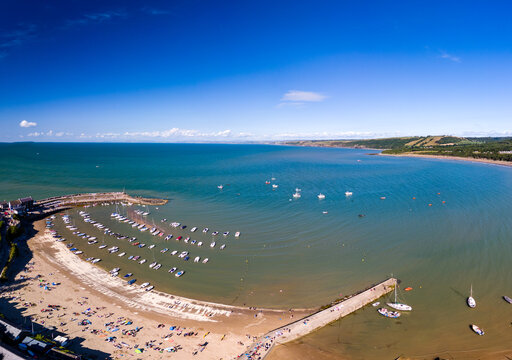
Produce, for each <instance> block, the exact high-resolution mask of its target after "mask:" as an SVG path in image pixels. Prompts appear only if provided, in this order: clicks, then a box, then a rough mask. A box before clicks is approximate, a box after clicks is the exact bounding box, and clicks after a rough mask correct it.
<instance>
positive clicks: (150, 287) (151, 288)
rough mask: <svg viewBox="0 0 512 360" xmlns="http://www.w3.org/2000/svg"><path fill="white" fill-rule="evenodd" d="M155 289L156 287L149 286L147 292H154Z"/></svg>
mask: <svg viewBox="0 0 512 360" xmlns="http://www.w3.org/2000/svg"><path fill="white" fill-rule="evenodd" d="M154 288H155V287H154V286H153V285H151V286H149V287H148V288H147V289H146V291H151V290H153V289H154Z"/></svg>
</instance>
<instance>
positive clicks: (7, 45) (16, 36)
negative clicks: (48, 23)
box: [0, 24, 37, 59]
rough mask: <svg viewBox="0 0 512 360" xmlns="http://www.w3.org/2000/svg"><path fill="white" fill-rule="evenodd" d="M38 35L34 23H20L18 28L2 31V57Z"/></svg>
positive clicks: (0, 37)
mask: <svg viewBox="0 0 512 360" xmlns="http://www.w3.org/2000/svg"><path fill="white" fill-rule="evenodd" d="M36 36H37V26H36V25H34V24H19V25H18V28H17V29H14V30H11V31H7V32H3V33H0V59H2V58H4V57H6V56H7V55H8V54H9V52H10V51H11V49H13V48H15V47H18V46H20V45H22V44H23V43H25V42H27V41H29V40H31V39H33V38H34V37H36Z"/></svg>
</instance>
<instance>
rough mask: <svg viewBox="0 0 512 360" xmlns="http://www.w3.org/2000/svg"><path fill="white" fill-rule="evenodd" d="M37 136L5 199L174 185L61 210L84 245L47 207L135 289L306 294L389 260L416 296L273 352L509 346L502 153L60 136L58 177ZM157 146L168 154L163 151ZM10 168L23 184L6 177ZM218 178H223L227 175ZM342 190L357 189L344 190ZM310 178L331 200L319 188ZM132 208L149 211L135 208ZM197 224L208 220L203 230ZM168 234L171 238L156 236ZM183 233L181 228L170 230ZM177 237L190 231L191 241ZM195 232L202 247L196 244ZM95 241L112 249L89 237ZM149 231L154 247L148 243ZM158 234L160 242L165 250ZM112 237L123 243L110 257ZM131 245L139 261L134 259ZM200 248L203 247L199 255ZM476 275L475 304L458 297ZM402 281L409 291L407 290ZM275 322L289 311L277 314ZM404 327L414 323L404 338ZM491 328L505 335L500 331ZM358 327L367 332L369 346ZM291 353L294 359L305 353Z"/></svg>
mask: <svg viewBox="0 0 512 360" xmlns="http://www.w3.org/2000/svg"><path fill="white" fill-rule="evenodd" d="M38 146H39V147H40V148H38V149H37V150H38V151H37V152H39V155H36V154H35V152H34V153H30V150H27V153H26V154H25V155H24V157H25V159H26V160H25V161H28V164H29V165H30V166H37V165H36V164H38V163H39V164H43V165H44V167H45V168H46V169H47V170H46V171H45V172H44V173H43V172H42V173H41V174H40V175H38V176H35V177H34V175H33V173H30V174H29V173H28V172H26V173H23V171H22V170H18V172H17V175H16V181H15V180H14V178H9V177H7V178H3V179H2V180H1V181H0V183H1V186H0V190H1V189H3V190H2V191H3V193H2V194H3V195H2V198H6V199H7V200H8V199H12V198H21V197H23V196H25V195H27V194H31V195H32V196H33V198H34V199H41V198H49V197H52V196H53V195H55V194H61V195H65V194H74V193H94V192H97V191H98V189H105V191H107V192H108V191H113V192H116V191H117V190H116V189H119V188H123V187H124V186H126V188H127V189H129V190H128V191H127V192H128V193H130V194H137V195H141V196H143V197H147V198H165V199H169V202H168V203H167V204H165V205H159V206H156V205H155V206H151V205H146V207H144V206H142V205H136V204H133V205H132V206H131V207H130V206H122V205H118V208H117V209H116V206H115V204H111V205H108V206H101V205H97V206H89V207H87V208H85V209H83V208H80V207H76V208H75V207H71V208H70V209H68V210H66V213H68V214H69V215H70V218H71V219H73V220H74V221H75V224H74V225H75V226H76V227H77V230H75V231H78V230H79V231H80V233H85V234H87V235H90V236H91V237H96V240H97V241H98V243H97V244H92V245H89V244H88V241H90V240H86V239H82V238H77V237H75V235H73V234H72V233H73V231H69V230H68V229H66V227H65V224H64V223H63V222H62V221H61V219H60V217H61V215H60V214H56V216H57V219H56V225H55V229H56V230H57V231H58V232H59V234H61V235H62V236H63V237H65V238H66V239H67V240H66V241H65V242H63V243H68V242H70V241H71V242H73V243H77V244H79V245H80V246H77V249H79V251H83V252H84V253H83V254H79V255H74V254H71V253H70V255H72V256H74V257H76V258H77V260H80V261H82V260H81V259H78V257H80V256H87V257H86V258H88V257H94V258H101V261H100V262H98V263H97V264H96V265H97V266H99V267H101V268H102V269H104V270H106V271H107V272H108V271H110V270H112V269H114V268H116V267H119V268H121V271H120V276H121V277H122V276H124V275H125V274H127V273H133V274H134V275H135V277H136V279H137V282H136V283H135V284H138V286H140V284H142V283H144V282H150V283H151V285H152V286H155V288H154V289H153V290H152V291H150V292H144V294H150V293H154V292H155V291H157V292H163V293H170V294H176V295H180V296H183V297H186V298H189V299H199V300H202V301H207V302H212V303H219V304H227V305H230V306H237V307H242V308H244V307H245V308H249V307H256V308H264V309H275V310H278V309H290V308H292V309H312V308H315V307H318V306H320V305H321V304H327V303H330V302H331V301H332V300H333V299H335V298H342V297H344V296H345V295H347V294H353V293H357V292H358V291H359V290H360V289H362V288H365V287H366V286H367V284H370V283H372V282H374V281H375V279H378V278H382V277H383V276H390V275H391V274H396V277H397V278H400V280H401V281H402V284H403V287H402V286H401V287H400V288H399V293H398V296H399V298H402V299H403V300H404V302H405V303H406V304H409V305H411V306H412V307H413V309H414V311H412V312H410V313H407V314H406V313H402V315H401V316H400V318H399V319H398V320H395V319H388V318H385V317H383V316H381V315H380V314H379V313H378V312H377V309H376V308H373V307H371V306H367V307H364V308H362V309H360V310H359V311H357V312H356V313H355V315H354V316H346V317H344V318H343V319H342V320H339V321H335V322H334V323H331V324H329V325H328V326H326V327H323V328H320V329H318V330H317V331H315V332H313V333H311V334H308V335H306V336H304V337H302V338H300V340H299V341H292V342H289V343H287V344H285V345H284V346H283V347H282V349H281V350H280V349H279V348H280V346H278V347H276V348H274V349H273V351H272V353H271V354H270V356H269V359H272V357H273V356H281V353H282V351H283V349H291V348H295V349H298V350H297V351H298V352H299V353H304V354H308V356H315V355H314V353H315V349H316V348H318V347H319V348H321V349H323V350H322V351H329V353H331V354H334V355H335V356H345V357H348V358H354V359H357V358H364V356H365V355H367V356H370V357H373V358H383V357H392V356H394V357H397V356H398V355H400V354H404V355H415V356H417V358H422V357H423V358H425V357H427V355H428V354H438V355H442V354H463V355H458V356H459V358H478V357H479V356H481V355H482V351H486V352H488V353H492V354H495V353H499V352H500V351H506V348H504V347H503V346H502V343H503V337H505V338H507V337H508V335H507V334H508V328H509V324H508V322H506V321H503V319H502V318H503V317H504V314H506V313H507V311H509V308H508V307H507V306H510V304H508V303H507V302H506V301H504V300H503V298H502V297H503V296H509V297H510V296H511V289H509V283H510V276H509V274H508V272H507V271H506V270H505V269H506V266H507V265H506V264H507V263H508V257H509V255H510V254H511V253H512V249H511V248H510V242H509V241H508V239H509V238H510V236H511V234H512V228H511V225H510V223H509V222H507V221H506V219H505V218H504V217H503V214H506V213H509V212H510V211H511V210H512V209H511V208H510V203H509V202H508V201H507V199H508V197H509V195H511V194H512V187H511V185H510V184H511V181H510V179H511V174H510V171H509V169H508V168H504V167H498V166H493V165H485V164H483V165H482V164H472V163H460V162H449V161H442V160H430V159H412V158H411V159H409V158H391V157H389V158H388V157H375V156H366V154H367V153H368V152H369V151H368V150H347V149H321V148H318V149H317V148H315V149H311V148H291V147H279V146H249V145H246V146H239V145H201V144H198V145H156V144H154V145H137V144H134V145H121V144H117V145H116V144H113V145H108V146H107V145H93V146H91V147H86V146H85V145H81V146H83V151H82V150H80V149H81V147H80V146H76V147H75V150H73V152H72V153H69V152H67V151H59V154H62V155H60V156H62V157H63V159H62V161H63V162H64V163H67V164H69V165H67V166H68V168H67V172H68V173H69V174H70V176H69V178H63V177H62V176H60V174H59V170H58V169H54V168H52V166H53V165H52V159H53V158H54V157H55V153H52V152H51V149H48V148H46V147H45V145H38ZM53 146H55V145H53ZM62 146H63V147H64V148H65V145H62ZM184 148H185V149H195V150H194V151H196V153H195V155H194V156H193V157H192V156H190V155H184V154H183V153H182V152H180V151H183V149H184ZM29 149H30V148H29ZM17 151H19V150H17ZM187 151H188V150H187ZM102 154H109V156H105V155H102ZM132 154H137V156H138V157H144V159H146V162H144V163H140V164H142V165H140V166H142V168H141V170H140V171H139V173H140V174H135V173H133V172H129V171H127V170H123V169H130V166H131V165H130V164H131V163H133V161H134V160H133V155H132ZM198 154H200V155H198ZM110 155H112V157H111V156H110ZM113 155H115V161H114V157H113ZM12 156H15V155H10V156H9V157H7V158H2V159H0V161H2V162H4V163H3V166H6V167H9V166H10V165H9V163H8V162H7V160H6V159H8V158H11V157H12ZM27 159H28V160H27ZM93 159H94V160H93ZM165 159H172V163H171V164H168V165H162V164H165V163H166V160H165ZM212 159H217V160H212ZM247 159H252V160H251V161H248V160H247ZM262 159H263V160H262ZM358 160H360V161H358ZM96 165H99V166H100V167H99V168H96ZM154 169H158V171H155V170H154ZM483 170H484V171H483ZM87 174H89V175H87ZM90 174H92V175H90ZM271 177H275V178H276V180H275V181H272V183H276V184H279V187H278V188H273V187H272V183H271V184H266V183H265V182H266V181H267V180H269V179H270V178H271ZM20 181H21V182H23V183H24V186H23V188H22V187H21V186H19V185H16V183H17V182H20ZM40 183H42V184H46V183H51V184H52V186H51V187H48V186H47V185H45V186H40V185H38V184H40ZM219 184H223V185H224V186H223V188H222V189H218V187H217V186H218V185H219ZM57 188H58V191H56V190H55V189H57ZM296 188H299V189H301V197H300V198H298V199H294V198H293V197H292V195H293V193H294V192H295V189H296ZM5 189H9V191H6V190H5ZM347 191H348V192H351V193H352V195H350V196H347V195H346V192H347ZM320 193H322V194H324V195H325V199H322V200H320V199H318V197H317V195H318V194H320ZM7 194H8V195H9V197H7ZM511 196H512V195H511ZM381 197H385V199H381ZM429 204H432V206H429ZM157 207H158V209H156V208H157ZM81 210H84V211H86V212H87V213H89V215H90V218H91V219H93V220H94V221H98V222H100V223H102V224H103V225H105V226H106V227H108V228H110V230H112V231H113V232H114V233H118V234H122V235H123V236H127V237H128V238H132V237H136V238H137V241H138V242H140V243H141V244H142V243H143V244H146V245H145V247H144V248H138V247H136V246H133V245H130V244H131V243H129V242H128V241H127V239H125V240H118V239H117V238H114V237H112V236H109V235H104V232H103V231H100V230H101V229H97V228H96V227H94V226H93V225H94V224H90V223H85V222H84V221H83V220H82V218H81V217H80V215H79V211H81ZM135 210H140V211H143V212H149V214H148V215H147V216H145V217H142V218H139V217H135V216H133V217H132V215H133V214H132V212H133V211H135ZM114 212H118V213H120V214H121V215H122V216H124V217H126V218H130V219H131V220H130V221H135V222H138V223H142V220H144V223H145V226H146V227H148V230H150V229H151V228H153V227H156V228H158V229H160V230H161V231H163V232H164V234H165V236H162V237H160V236H153V235H150V234H149V233H148V231H145V232H140V230H138V229H135V228H132V227H131V225H128V223H124V220H123V221H122V222H119V221H118V220H115V219H112V218H111V214H112V213H114ZM325 212H326V213H325ZM360 214H361V215H364V216H363V217H360V216H359V215H360ZM134 215H137V214H134ZM137 216H138V215H137ZM164 219H166V221H165V222H162V220H164ZM173 222H176V223H180V224H181V225H187V228H186V229H181V227H180V226H178V227H176V228H175V227H173V226H171V225H170V224H172V223H173ZM193 227H197V230H196V231H195V232H191V229H192V228H193ZM205 228H209V231H208V233H203V231H202V230H203V229H205ZM214 231H218V232H219V234H218V235H216V236H217V237H219V236H220V237H221V238H223V236H222V234H223V233H224V232H226V231H229V232H230V234H229V235H228V238H227V239H226V241H225V242H224V243H226V245H227V246H226V248H225V249H224V250H222V251H220V250H219V246H220V245H222V242H221V243H219V242H218V241H216V242H217V244H216V246H215V248H210V246H209V245H210V243H211V241H212V233H213V232H214ZM236 231H240V232H241V236H240V237H239V238H236V237H234V235H233V234H234V232H236ZM168 234H173V238H171V239H169V240H165V237H166V236H167V235H168ZM179 236H182V239H181V240H180V241H176V238H177V237H179ZM103 237H105V238H104V239H103ZM187 237H190V241H189V242H188V243H185V242H184V240H185V239H186V238H187ZM192 240H196V241H197V242H196V244H194V245H192V244H191V241H192ZM92 241H94V240H92ZM199 241H202V242H203V245H202V246H197V244H198V243H199ZM103 243H104V244H105V245H107V246H106V248H104V249H98V246H99V245H100V244H103ZM77 244H74V245H77ZM151 245H155V247H154V248H151V249H150V248H149V247H150V246H151ZM63 246H64V247H65V245H63ZM114 246H117V247H119V251H118V252H116V253H113V254H110V253H109V252H108V251H107V250H108V249H110V248H112V247H114ZM165 248H167V249H169V250H168V251H167V252H165V253H161V251H162V250H163V249H165ZM66 251H67V252H69V249H67V248H66ZM173 251H177V254H176V255H174V256H173V255H170V254H171V253H172V252H173ZM183 251H188V252H189V256H190V260H189V261H183V260H182V259H179V258H178V257H177V255H178V254H180V253H181V252H183ZM122 252H125V253H126V254H125V255H124V256H122V257H119V256H118V255H119V254H121V253H122ZM383 254H385V255H383ZM130 255H133V256H136V255H139V256H141V258H140V259H139V261H141V260H143V259H146V260H147V262H146V263H144V264H140V263H139V262H137V261H132V260H128V259H127V258H128V256H130ZM153 255H154V256H155V258H154V259H153ZM197 256H200V258H201V259H204V258H209V262H208V263H207V264H202V263H201V262H199V263H194V261H193V260H194V259H195V258H196V257H197ZM482 259H492V261H491V260H489V261H487V260H485V261H483V260H482ZM154 261H157V263H160V264H162V267H161V268H160V269H158V270H156V271H155V270H152V269H150V268H149V265H150V264H151V263H153V262H154ZM172 267H177V268H178V269H184V270H185V274H184V275H183V276H182V277H181V278H176V277H175V276H174V275H172V274H170V273H168V270H170V269H171V268H172ZM102 271H103V270H102ZM104 273H105V274H106V276H109V275H108V274H107V273H106V272H104ZM122 279H123V278H122ZM121 281H125V280H121ZM135 284H134V285H135ZM471 284H473V296H474V297H475V299H476V301H477V304H478V305H477V308H476V309H469V308H468V307H467V305H466V298H467V297H468V295H469V292H470V285H471ZM138 286H137V287H138ZM405 287H411V288H412V290H411V291H409V292H403V289H404V288H405ZM400 289H401V290H400ZM387 296H388V295H386V296H384V298H386V297H387ZM392 297H393V296H392V295H390V298H389V299H387V300H383V301H387V302H389V301H390V300H391V298H392ZM384 298H383V299H384ZM434 309H435V310H434ZM473 310H476V311H473ZM433 311H434V312H435V314H434V315H432V312H433ZM470 311H472V312H470ZM256 319H258V318H256ZM285 320H286V322H285ZM282 321H283V322H285V323H289V322H290V321H292V319H290V318H289V316H287V318H286V319H285V318H283V320H282ZM470 324H477V325H478V326H479V327H481V328H482V329H484V330H485V335H484V336H478V335H476V334H475V333H474V332H473V331H472V330H471V329H470V328H469V325H470ZM274 328H278V326H276V327H274ZM439 328H443V329H446V331H447V335H446V341H444V340H443V341H441V342H440V343H439V344H437V345H436V346H435V348H433V349H432V348H430V346H426V345H425V344H432V343H434V342H435V341H434V339H437V338H438V333H437V329H439ZM267 331H268V329H267ZM410 333H414V334H416V335H417V336H415V337H414V338H411V339H409V340H408V341H407V342H406V341H404V340H402V339H406V338H408V337H407V334H410ZM498 333H499V334H501V337H496V336H495V334H498ZM475 338H476V339H475ZM340 339H341V340H340ZM361 339H364V342H363V341H362V340H361ZM299 342H300V343H299ZM367 342H371V343H372V344H375V346H374V347H373V348H368V347H367V346H366V345H365V344H366V343H367ZM245 345H247V344H245ZM244 348H246V347H244ZM482 349H483V350H482ZM274 352H275V353H274ZM240 353H241V352H240ZM274 354H276V355H274ZM334 355H333V356H334ZM293 356H296V358H298V359H300V358H301V357H300V354H294V355H293ZM428 356H430V355H428ZM427 358H428V357H427Z"/></svg>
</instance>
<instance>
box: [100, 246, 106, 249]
mask: <svg viewBox="0 0 512 360" xmlns="http://www.w3.org/2000/svg"><path fill="white" fill-rule="evenodd" d="M106 247H107V245H100V246H99V248H100V249H105V248H106Z"/></svg>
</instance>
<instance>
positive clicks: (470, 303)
mask: <svg viewBox="0 0 512 360" xmlns="http://www.w3.org/2000/svg"><path fill="white" fill-rule="evenodd" d="M467 303H468V306H469V307H470V308H474V307H476V301H475V298H473V284H471V288H470V290H469V297H468V300H467Z"/></svg>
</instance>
